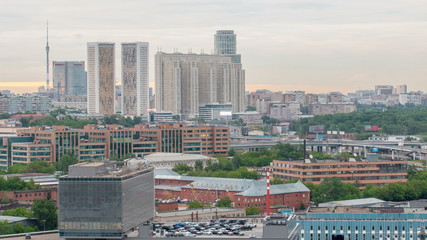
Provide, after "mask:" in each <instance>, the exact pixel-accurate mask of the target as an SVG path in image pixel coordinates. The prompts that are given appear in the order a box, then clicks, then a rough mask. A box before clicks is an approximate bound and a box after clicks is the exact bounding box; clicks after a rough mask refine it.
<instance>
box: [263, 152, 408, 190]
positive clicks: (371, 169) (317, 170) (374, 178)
mask: <svg viewBox="0 0 427 240" xmlns="http://www.w3.org/2000/svg"><path fill="white" fill-rule="evenodd" d="M407 166H408V162H407V161H404V160H397V161H393V160H376V161H370V160H367V159H353V158H350V159H327V160H316V159H306V160H289V161H286V160H274V161H273V162H272V163H271V167H272V169H273V175H274V176H275V177H277V178H280V179H286V180H289V179H299V180H301V181H303V182H312V183H315V184H319V183H321V182H322V181H324V180H325V179H327V178H333V177H337V178H339V179H340V180H341V181H342V182H351V183H353V182H356V181H357V182H358V183H359V184H360V185H361V186H365V185H367V184H376V185H382V184H387V183H393V182H406V181H407V179H408V172H407Z"/></svg>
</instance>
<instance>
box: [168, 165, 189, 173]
mask: <svg viewBox="0 0 427 240" xmlns="http://www.w3.org/2000/svg"><path fill="white" fill-rule="evenodd" d="M172 170H173V171H174V172H177V173H179V174H185V173H188V172H189V171H191V170H193V168H192V167H191V166H189V165H188V164H186V163H178V164H177V165H176V166H175V167H174V168H173V169H172Z"/></svg>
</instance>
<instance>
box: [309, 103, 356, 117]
mask: <svg viewBox="0 0 427 240" xmlns="http://www.w3.org/2000/svg"><path fill="white" fill-rule="evenodd" d="M356 110H357V107H356V104H353V103H327V104H321V103H314V104H311V105H309V112H310V114H313V115H324V114H337V113H351V112H354V111H356Z"/></svg>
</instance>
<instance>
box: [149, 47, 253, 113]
mask: <svg viewBox="0 0 427 240" xmlns="http://www.w3.org/2000/svg"><path fill="white" fill-rule="evenodd" d="M155 63H156V77H155V78H156V109H157V111H169V112H172V113H174V114H175V115H183V116H190V117H194V116H197V114H198V108H199V106H200V105H204V104H210V103H220V104H224V103H231V104H232V106H233V112H242V111H244V110H245V102H244V101H245V71H244V70H243V69H242V65H241V64H239V63H233V62H232V60H231V58H230V57H227V56H220V55H207V54H200V55H197V54H181V53H163V52H158V53H157V54H156V60H155Z"/></svg>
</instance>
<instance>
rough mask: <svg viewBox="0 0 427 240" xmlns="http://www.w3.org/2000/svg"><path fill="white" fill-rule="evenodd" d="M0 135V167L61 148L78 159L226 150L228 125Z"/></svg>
mask: <svg viewBox="0 0 427 240" xmlns="http://www.w3.org/2000/svg"><path fill="white" fill-rule="evenodd" d="M17 134H18V136H17V137H1V138H0V168H2V169H7V167H8V166H11V165H13V164H16V163H30V162H32V161H48V162H51V163H55V162H58V161H59V160H60V159H61V156H62V155H64V154H67V153H68V154H72V155H74V156H76V157H77V159H78V160H79V161H87V160H93V159H104V158H121V157H124V156H126V155H128V154H134V155H136V156H142V155H146V154H151V153H155V152H169V153H187V154H202V155H208V156H213V155H216V154H218V155H223V156H225V155H227V153H228V150H229V142H230V131H229V128H228V127H223V126H209V125H199V126H187V125H185V124H158V125H136V126H135V127H133V128H124V127H122V126H119V125H107V126H94V125H89V126H85V127H84V128H83V129H73V128H70V127H65V126H53V127H31V128H30V129H24V130H18V131H17Z"/></svg>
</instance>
